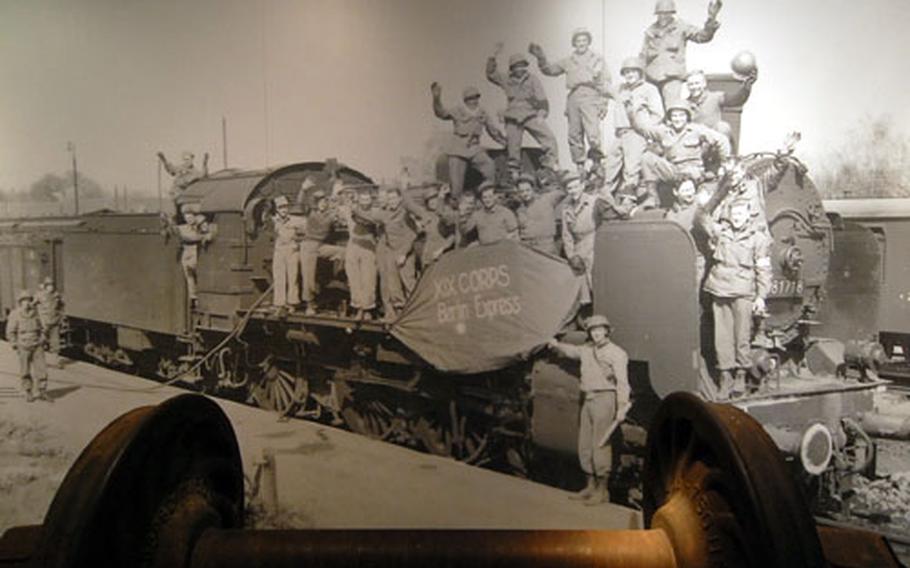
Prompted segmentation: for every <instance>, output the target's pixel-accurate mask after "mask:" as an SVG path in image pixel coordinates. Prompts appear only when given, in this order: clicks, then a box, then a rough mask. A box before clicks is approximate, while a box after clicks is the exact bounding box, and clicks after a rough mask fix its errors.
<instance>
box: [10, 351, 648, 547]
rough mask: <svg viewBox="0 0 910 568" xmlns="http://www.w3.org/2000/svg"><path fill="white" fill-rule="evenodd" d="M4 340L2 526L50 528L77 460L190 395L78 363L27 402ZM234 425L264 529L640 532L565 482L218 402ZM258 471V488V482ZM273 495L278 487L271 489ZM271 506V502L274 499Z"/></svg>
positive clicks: (56, 373)
mask: <svg viewBox="0 0 910 568" xmlns="http://www.w3.org/2000/svg"><path fill="white" fill-rule="evenodd" d="M17 369H18V365H17V361H16V357H15V354H14V353H13V351H12V349H11V348H10V346H9V345H8V344H6V343H0V533H2V532H3V531H5V530H6V529H8V528H10V527H13V526H18V525H27V524H40V523H41V522H42V520H43V517H44V514H45V512H46V511H47V508H48V506H49V505H50V502H51V500H52V498H53V496H54V493H55V492H56V490H57V488H58V487H59V486H60V483H61V482H62V480H63V477H64V476H65V475H66V472H67V471H68V469H69V467H70V466H71V465H72V463H73V462H74V461H75V459H76V457H77V456H78V455H79V453H80V452H81V451H82V449H83V448H84V447H85V446H86V444H88V442H89V441H90V440H91V439H92V438H93V437H94V436H95V434H97V433H98V432H99V431H100V430H101V429H102V428H103V427H104V426H105V425H107V424H108V423H109V422H110V421H111V420H113V419H114V418H116V417H117V416H119V415H121V414H122V413H124V412H126V411H127V410H131V409H133V408H135V407H138V406H143V405H150V404H157V403H159V402H162V401H164V400H166V399H168V398H170V397H172V396H174V395H177V394H180V393H183V392H185V391H183V390H181V389H178V388H174V387H165V386H161V385H157V384H156V383H154V382H151V381H148V380H144V379H141V378H137V377H135V376H132V375H128V374H124V373H120V372H117V371H113V370H110V369H105V368H101V367H97V366H95V365H91V364H89V363H85V362H80V361H75V362H67V363H66V364H65V365H64V366H63V368H62V369H58V368H53V367H52V368H50V369H49V375H50V382H49V394H50V396H51V397H52V399H53V402H52V403H48V402H33V403H27V402H26V401H25V398H24V397H23V396H22V393H21V391H20V389H19V379H18V376H17ZM215 400H216V401H217V402H218V404H219V405H220V406H221V407H222V408H223V409H224V410H225V412H226V413H227V415H228V416H229V417H230V419H231V422H232V423H233V425H234V429H235V431H236V433H237V437H238V440H239V443H240V450H241V454H242V458H243V463H244V472H245V475H246V476H247V478H248V482H249V483H248V488H247V489H248V493H249V492H252V491H253V488H254V486H256V485H257V484H258V485H259V486H260V487H262V486H264V484H263V482H262V477H263V475H257V470H259V469H260V468H259V464H260V463H262V461H263V453H264V451H266V450H269V451H272V452H274V455H275V464H276V467H275V469H274V471H275V480H276V483H275V487H276V489H277V505H272V504H271V503H272V500H271V499H267V498H265V497H263V495H261V494H260V493H263V492H262V491H259V492H256V494H250V495H248V498H247V503H248V517H249V519H251V521H252V524H253V525H254V526H257V527H261V528H516V529H546V528H550V529H553V528H564V529H575V528H579V529H581V528H590V529H626V528H640V526H641V515H640V514H639V513H638V512H637V511H634V510H631V509H628V508H624V507H620V506H614V505H603V506H598V507H585V506H584V505H582V504H579V503H577V502H573V501H569V500H568V499H567V496H568V493H567V492H565V491H562V490H559V489H555V488H552V487H548V486H546V485H541V484H539V483H534V482H531V481H527V480H523V479H518V478H515V477H511V476H507V475H503V474H499V473H495V472H491V471H487V470H483V469H479V468H476V467H472V466H467V465H464V464H461V463H458V462H456V461H454V460H450V459H444V458H439V457H435V456H430V455H426V454H422V453H418V452H415V451H412V450H408V449H405V448H401V447H397V446H394V445H391V444H388V443H384V442H378V441H374V440H370V439H366V438H364V437H361V436H358V435H355V434H352V433H349V432H346V431H343V430H339V429H335V428H332V427H329V426H325V425H321V424H316V423H312V422H305V421H303V420H290V421H279V419H278V418H277V417H276V415H275V414H274V413H270V412H266V411H263V410H260V409H257V408H253V407H250V406H245V405H243V404H239V403H235V402H230V401H225V400H221V399H215ZM257 477H258V478H259V481H258V483H257V482H256V481H255V480H256V479H257ZM269 494H270V495H274V494H275V493H274V492H269ZM267 503H269V505H267Z"/></svg>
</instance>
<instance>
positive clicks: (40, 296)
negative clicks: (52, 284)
mask: <svg viewBox="0 0 910 568" xmlns="http://www.w3.org/2000/svg"><path fill="white" fill-rule="evenodd" d="M35 296H36V298H37V300H38V318H39V319H40V320H41V323H42V324H43V325H44V326H45V327H47V326H51V325H57V324H58V323H60V320H61V319H63V298H61V297H60V292H58V291H56V290H54V291H53V292H47V291H45V290H41V291H39V292H38V293H37V294H36V295H35Z"/></svg>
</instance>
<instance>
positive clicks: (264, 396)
mask: <svg viewBox="0 0 910 568" xmlns="http://www.w3.org/2000/svg"><path fill="white" fill-rule="evenodd" d="M711 79H712V85H713V86H714V88H731V86H732V84H733V82H732V81H731V80H730V79H729V77H722V76H720V77H718V76H714V77H712V78H711ZM739 113H740V109H730V110H728V112H727V116H725V120H727V121H728V122H729V123H731V124H732V125H733V128H734V132H735V133H738V130H739ZM767 164H768V158H766V157H764V156H761V155H759V156H755V157H753V158H752V159H751V160H750V168H751V169H752V170H753V171H756V172H758V171H760V170H761V169H762V168H763V167H766V166H767ZM323 168H324V164H323V163H321V162H304V163H298V164H292V165H289V166H285V167H281V168H275V169H266V170H258V171H234V170H226V171H222V172H217V173H215V174H213V175H211V176H210V177H208V178H205V179H203V180H200V181H198V182H196V183H194V184H193V185H191V186H190V187H189V188H188V189H187V191H186V192H185V193H184V194H183V195H182V196H181V198H180V199H181V201H182V202H191V203H195V204H197V206H198V208H199V210H200V211H201V213H202V214H204V215H205V216H206V217H207V218H208V220H209V222H211V223H214V224H215V225H217V228H218V231H217V237H216V238H215V239H214V241H213V242H211V243H210V244H209V245H208V246H207V248H205V249H204V251H203V252H202V253H201V254H200V255H199V264H198V302H197V303H196V304H195V305H191V304H190V303H189V302H188V301H187V296H186V289H185V284H184V280H183V275H182V273H181V269H180V266H179V262H178V257H179V243H178V242H176V239H173V238H171V239H167V238H166V237H165V236H164V234H163V232H162V230H161V224H160V219H159V216H158V215H157V214H129V215H122V214H110V213H99V214H89V215H83V216H80V217H75V218H53V219H41V220H12V221H8V222H5V223H3V224H2V225H0V266H4V267H9V269H8V270H6V269H5V270H4V273H3V277H2V278H0V306H2V307H3V308H4V309H3V313H4V314H5V313H6V312H7V311H8V309H9V308H10V307H11V306H12V305H13V302H12V298H13V297H14V295H15V292H16V291H18V290H19V289H22V288H29V287H34V286H35V285H36V284H37V282H38V281H39V279H40V278H43V277H44V276H52V277H54V278H55V280H56V282H57V283H58V287H59V288H60V289H61V290H62V292H63V295H64V301H65V304H66V313H67V317H68V320H69V326H70V333H69V338H70V343H71V345H72V347H73V348H74V349H79V350H81V351H83V352H84V353H85V354H87V355H88V356H89V357H91V358H93V359H95V360H97V361H99V362H102V363H104V364H109V365H115V366H119V367H123V368H130V369H133V370H136V371H138V372H143V373H153V374H156V375H158V376H159V377H161V378H162V379H165V380H170V381H181V382H183V383H189V384H193V385H195V387H196V388H200V389H204V390H207V391H211V392H217V393H221V394H225V395H227V396H235V397H241V398H245V399H247V400H250V401H252V402H254V403H256V404H258V405H260V406H262V407H264V408H268V409H272V410H276V411H277V412H279V413H281V414H282V415H284V416H292V415H298V416H303V417H307V418H310V419H317V420H325V421H330V422H332V423H334V424H340V423H344V424H345V425H346V426H347V427H349V428H350V429H352V430H354V431H355V432H358V433H361V434H364V435H368V436H371V437H375V438H378V439H383V440H388V441H393V442H397V443H401V444H405V445H408V446H411V447H416V448H420V449H423V450H425V451H429V452H432V453H436V454H440V455H448V456H452V457H454V458H457V459H460V460H464V461H466V462H468V463H474V464H489V465H492V466H495V467H498V468H500V469H505V470H509V471H513V472H518V473H521V474H528V473H533V472H531V471H530V468H531V464H532V463H533V462H534V456H535V455H538V456H539V455H541V453H550V452H555V453H557V454H562V455H573V454H574V452H575V451H576V449H575V444H576V440H577V412H578V404H577V401H578V396H579V393H578V383H577V378H576V373H577V369H574V368H572V366H571V363H567V362H565V361H559V362H557V361H556V360H553V359H551V358H549V357H548V355H547V354H546V353H545V352H541V351H540V350H539V346H540V345H542V344H543V343H544V342H545V339H546V338H548V337H550V336H552V335H553V334H554V333H557V332H558V331H560V330H561V329H563V328H564V325H565V324H566V323H567V322H568V321H570V320H571V319H572V318H573V316H574V300H575V288H574V287H573V286H574V284H573V279H572V278H571V271H570V270H569V269H568V267H567V266H566V264H565V263H564V262H562V261H561V260H559V259H555V258H553V257H549V256H547V255H543V254H540V253H536V252H534V251H531V250H530V249H528V248H526V247H523V246H521V245H518V244H514V243H497V244H495V245H490V246H486V247H476V248H472V249H466V250H462V251H456V252H453V253H449V254H448V255H446V256H444V257H443V259H441V260H440V262H439V263H438V264H437V265H434V267H433V268H432V269H431V270H429V271H428V272H427V273H426V274H424V276H423V278H422V280H421V282H420V283H419V285H418V289H417V290H416V291H415V293H414V295H413V296H412V299H411V301H410V303H409V305H408V306H407V307H406V308H405V310H404V313H403V314H402V316H401V318H400V319H399V320H398V321H396V322H393V323H390V324H386V323H381V322H363V321H354V320H353V319H350V318H348V317H346V316H344V315H343V312H344V309H343V308H344V297H346V291H345V290H344V289H343V285H341V284H340V281H341V280H343V279H339V278H337V268H338V267H333V266H330V265H325V266H320V270H321V275H322V277H323V279H325V280H328V281H331V282H332V284H330V285H328V286H326V287H325V289H324V290H323V294H324V295H325V296H326V297H330V298H332V297H334V301H333V302H331V303H333V304H334V305H336V306H339V308H340V309H339V315H337V316H336V315H334V314H320V315H317V316H300V315H297V314H292V315H290V316H288V317H286V318H278V317H276V316H275V315H274V314H273V313H272V312H271V311H268V310H263V309H260V308H261V307H262V305H263V301H264V299H266V298H268V297H269V296H270V294H269V281H270V274H271V271H270V262H271V254H272V248H273V245H272V234H271V231H270V229H269V228H268V225H267V215H268V212H269V203H270V200H271V199H272V198H273V197H275V196H277V195H286V196H288V197H291V198H293V197H295V196H296V194H297V191H298V189H299V188H300V186H301V183H302V181H303V180H304V179H306V178H308V177H312V178H313V179H318V177H319V176H320V175H321V172H323ZM337 175H338V177H339V178H340V179H341V181H342V182H343V183H345V184H348V185H362V184H371V183H372V182H371V180H370V179H369V178H368V177H367V176H365V175H364V174H362V173H360V172H358V171H356V170H354V169H351V168H347V167H341V168H340V169H339V170H338V171H337ZM766 204H767V219H768V223H769V227H770V230H771V233H772V236H773V237H774V242H775V245H774V249H773V259H772V260H773V264H774V286H773V290H772V297H771V298H769V301H768V309H769V316H768V317H767V318H766V319H765V320H764V321H763V322H762V325H761V326H760V329H759V332H758V334H757V338H756V339H757V341H756V349H755V353H754V359H755V363H756V364H755V366H754V368H753V369H752V373H753V376H754V377H756V379H758V380H759V381H760V382H761V384H762V388H761V390H760V391H759V392H758V393H756V394H754V395H750V396H748V397H746V398H743V399H739V400H737V401H734V403H735V404H736V405H737V406H739V407H740V408H742V409H744V410H745V411H747V412H748V413H750V414H752V415H753V416H755V417H756V418H757V419H758V420H759V421H760V422H761V423H762V424H763V425H764V427H765V428H766V430H767V431H768V432H769V433H770V434H771V436H772V437H773V438H774V439H775V441H776V442H777V443H778V445H779V447H780V448H781V449H782V450H783V451H784V452H786V453H787V454H788V455H790V456H792V457H793V459H792V462H793V464H794V465H795V466H797V468H798V469H799V470H800V471H801V472H802V473H801V474H800V475H802V476H804V477H806V478H807V479H810V480H811V482H812V486H813V487H814V488H815V489H817V490H818V495H819V496H826V495H836V494H837V493H838V490H839V487H838V482H839V480H840V479H842V474H843V473H845V472H848V473H849V472H860V471H863V472H866V473H874V452H875V445H874V439H873V437H874V436H876V435H892V436H893V435H906V433H903V434H901V432H900V431H899V430H898V431H897V432H895V430H894V428H892V426H893V424H894V423H895V422H894V417H882V416H880V415H877V414H876V413H875V412H874V406H873V397H874V394H875V393H876V392H877V391H880V390H882V389H884V388H885V384H886V383H885V382H884V381H881V380H878V379H877V378H876V377H875V376H874V373H870V372H867V371H869V369H865V368H863V369H860V370H861V371H862V372H859V373H857V372H845V371H844V369H845V365H844V363H845V361H847V360H858V361H860V363H861V362H862V361H863V358H862V357H856V356H854V355H855V354H856V353H860V354H862V353H866V352H869V351H874V348H873V347H872V346H871V345H870V344H865V343H859V342H854V343H850V344H849V345H848V344H847V343H845V340H848V339H855V338H861V337H863V336H865V335H867V334H866V333H865V331H866V330H867V328H868V329H869V330H871V329H872V328H873V327H874V326H875V325H876V323H875V321H874V320H872V319H870V316H869V314H870V313H871V310H869V309H868V305H867V304H868V302H870V301H875V300H876V299H877V297H878V296H877V292H878V288H877V283H876V282H870V281H869V279H868V278H867V277H866V275H868V274H869V273H870V272H869V269H870V267H873V268H874V267H878V266H880V264H881V255H880V252H879V250H878V248H877V247H876V246H875V238H876V237H875V235H874V234H872V233H871V232H870V231H868V230H866V229H863V228H862V227H859V226H855V225H844V224H838V223H832V222H831V221H830V219H829V217H828V216H827V215H826V214H825V211H824V208H823V206H822V202H821V199H820V197H819V193H818V191H817V190H816V188H815V187H814V185H813V184H812V182H811V180H810V179H809V177H808V176H807V175H806V173H805V171H804V169H803V168H802V167H801V165H800V164H798V163H795V162H794V163H791V164H790V167H789V170H788V172H787V173H786V175H785V177H784V179H783V181H782V182H781V184H780V185H779V186H778V187H777V188H776V189H775V190H774V191H773V192H771V193H770V194H769V195H768V196H766ZM337 237H338V239H339V240H342V239H343V238H344V236H343V235H337ZM595 259H596V260H595V265H594V283H595V285H594V307H593V309H594V311H595V312H596V313H605V314H608V315H609V317H610V320H611V322H612V323H613V325H614V328H615V331H614V336H613V337H614V339H615V340H616V342H617V343H618V344H619V345H621V346H623V347H624V348H625V349H626V350H627V351H628V353H629V356H630V360H631V363H630V365H631V366H630V381H631V384H632V389H633V397H634V400H635V407H634V409H633V412H632V416H631V423H630V424H627V425H625V427H624V428H623V429H622V430H623V434H624V435H623V436H622V438H623V442H622V443H621V444H620V443H619V442H617V444H619V445H621V448H620V451H618V452H614V455H615V456H617V457H616V458H615V459H617V460H618V461H619V463H620V466H621V467H619V468H614V471H617V472H618V474H617V478H622V477H623V475H622V472H623V471H624V470H628V471H630V472H634V471H635V470H636V469H637V468H638V466H639V464H640V455H641V454H642V453H643V448H642V447H640V445H639V444H637V443H636V439H637V438H639V437H640V436H637V434H638V432H636V427H635V426H634V424H635V423H638V424H645V423H647V420H648V418H649V417H650V415H651V413H653V411H654V408H656V404H657V402H658V401H659V399H661V398H663V397H665V396H667V395H668V394H669V393H671V392H674V391H689V392H696V393H700V394H701V395H702V396H704V397H706V398H712V397H713V396H715V394H716V393H715V391H714V389H713V384H714V379H713V377H712V366H713V365H712V362H711V358H712V353H711V347H710V346H711V340H710V338H711V330H710V322H709V321H705V318H704V316H703V299H702V298H700V292H699V287H698V285H697V283H696V275H695V266H696V247H695V243H694V241H693V239H692V237H691V236H690V235H689V233H688V232H687V231H685V230H684V229H683V228H682V227H680V226H679V225H676V224H675V223H673V222H669V221H665V220H662V219H659V218H654V217H647V216H643V217H641V218H637V219H634V220H630V221H623V222H611V223H606V224H604V225H603V226H601V228H600V229H599V231H598V235H597V241H596V257H595ZM465 267H468V268H470V267H474V269H475V271H477V270H480V272H477V274H475V275H474V276H472V275H471V274H472V273H471V270H468V269H466V268H465ZM484 270H486V271H487V272H484ZM327 272H331V273H332V274H327ZM872 273H874V271H872ZM456 274H458V275H460V274H467V275H466V276H463V277H461V279H459V278H458V277H455V278H454V280H451V279H452V278H453V275H456ZM491 275H492V276H491ZM534 275H536V276H534ZM541 275H543V276H545V278H540V276H541ZM493 276H495V278H494V277H493ZM535 278H536V279H535ZM447 280H448V281H452V282H454V283H455V284H454V285H451V286H448V285H445V284H442V282H445V281H447ZM459 282H465V283H466V284H465V286H464V287H460V285H459V284H458V283H459ZM472 282H473V284H472ZM491 282H492V283H493V284H491V285H490V286H486V285H485V284H484V283H488V284H489V283H491ZM447 289H451V291H452V294H454V295H461V296H463V299H464V300H465V301H464V302H453V296H451V295H447V294H446V293H445V290H447ZM440 291H441V292H440ZM455 299H457V298H455ZM446 302H447V303H446ZM462 304H463V307H460V306H462ZM441 305H442V307H440V306H441ZM478 306H479V307H478ZM481 312H482V313H481ZM487 314H490V315H489V316H487ZM481 315H483V316H484V317H481ZM443 316H445V317H443ZM434 317H435V318H436V319H435V320H434ZM510 318H512V319H510ZM514 318H530V319H522V320H521V324H522V325H523V326H525V327H521V326H519V325H512V327H509V325H510V322H513V320H514ZM528 322H531V323H530V324H529V323H528ZM513 323H514V322H513ZM501 326H505V327H501ZM527 326H531V327H527ZM503 329H507V330H508V329H511V330H512V331H513V332H514V333H513V334H510V335H508V336H506V335H502V330H503ZM529 330H530V331H529ZM857 331H858V333H857ZM854 334H855V335H854ZM583 339H584V338H583V334H581V333H580V332H569V333H568V334H566V340H568V341H573V340H574V341H583ZM500 343H502V344H507V345H505V347H503V350H504V353H500V354H499V356H498V358H489V357H488V358H487V359H486V360H484V361H483V362H482V364H481V363H480V362H478V361H479V359H480V356H479V354H478V353H472V345H473V346H474V347H475V351H476V346H478V345H485V346H489V345H491V344H500ZM509 355H511V356H509ZM539 461H542V460H538V462H539ZM614 481H615V482H616V483H619V482H618V481H617V480H614Z"/></svg>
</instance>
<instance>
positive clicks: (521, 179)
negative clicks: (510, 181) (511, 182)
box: [515, 172, 537, 187]
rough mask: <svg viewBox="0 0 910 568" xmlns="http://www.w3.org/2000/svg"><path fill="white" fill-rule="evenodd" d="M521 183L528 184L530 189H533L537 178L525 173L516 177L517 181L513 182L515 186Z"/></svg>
mask: <svg viewBox="0 0 910 568" xmlns="http://www.w3.org/2000/svg"><path fill="white" fill-rule="evenodd" d="M522 182H524V183H527V184H530V185H531V187H535V186H536V185H537V178H536V177H534V175H532V174H529V173H527V172H525V173H523V174H521V175H520V176H518V179H517V180H516V181H515V185H518V184H519V183H522Z"/></svg>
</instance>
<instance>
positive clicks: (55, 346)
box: [36, 276, 63, 367]
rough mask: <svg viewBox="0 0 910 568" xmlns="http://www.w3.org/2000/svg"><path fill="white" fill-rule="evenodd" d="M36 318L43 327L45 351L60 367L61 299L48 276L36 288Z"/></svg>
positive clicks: (55, 364) (52, 280)
mask: <svg viewBox="0 0 910 568" xmlns="http://www.w3.org/2000/svg"><path fill="white" fill-rule="evenodd" d="M36 299H37V301H38V317H39V318H40V319H41V325H42V326H44V334H45V337H46V338H47V350H48V352H49V353H52V354H53V357H52V359H51V361H52V362H53V364H54V366H56V367H60V360H59V357H60V326H61V325H62V324H63V298H62V297H61V296H60V292H58V291H57V290H56V289H55V288H54V279H53V278H51V277H50V276H48V277H47V278H45V279H44V282H43V283H42V284H41V286H40V287H39V288H38V293H37V294H36Z"/></svg>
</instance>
